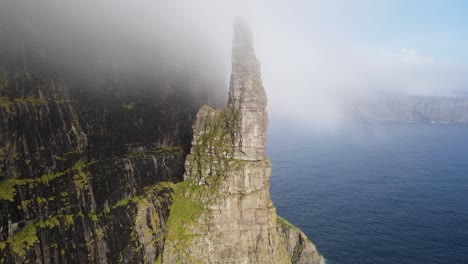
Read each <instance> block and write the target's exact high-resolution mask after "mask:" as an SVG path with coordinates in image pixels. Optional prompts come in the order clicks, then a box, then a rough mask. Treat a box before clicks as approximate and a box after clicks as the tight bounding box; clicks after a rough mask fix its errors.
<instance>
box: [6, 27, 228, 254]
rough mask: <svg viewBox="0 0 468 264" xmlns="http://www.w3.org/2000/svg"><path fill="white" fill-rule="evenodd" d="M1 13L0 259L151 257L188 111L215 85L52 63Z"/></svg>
mask: <svg viewBox="0 0 468 264" xmlns="http://www.w3.org/2000/svg"><path fill="white" fill-rule="evenodd" d="M2 22H3V18H2V19H0V263H154V262H155V261H156V260H157V259H158V258H159V259H160V258H161V254H162V249H163V245H164V241H165V226H166V220H167V218H168V216H169V206H170V205H171V203H172V192H173V190H172V187H173V185H174V184H173V183H176V182H180V181H182V180H183V173H184V160H185V156H186V153H187V151H188V150H189V149H190V142H191V139H192V136H191V133H192V132H191V131H192V124H193V120H194V119H195V115H196V113H197V111H198V109H199V108H200V107H201V105H203V104H206V103H209V102H207V99H206V98H204V97H203V94H206V93H209V92H210V91H214V89H213V90H211V88H209V87H216V90H217V89H219V87H218V86H217V85H216V86H214V85H212V84H210V81H209V80H207V79H206V78H205V77H198V76H199V75H197V73H196V72H194V73H193V74H183V73H181V74H179V75H178V76H176V77H174V76H172V75H171V74H172V71H171V70H170V69H169V70H167V72H160V73H159V74H158V78H155V77H154V74H151V75H150V74H146V73H140V72H138V73H134V72H133V71H125V70H122V71H116V70H113V69H112V67H108V66H109V65H94V64H92V63H90V65H87V67H86V68H85V69H82V71H78V69H80V68H81V67H75V66H73V68H71V69H70V68H62V67H58V68H57V67H55V66H56V65H55V64H53V63H52V62H53V61H54V60H58V58H57V57H56V56H55V55H54V54H55V53H54V50H53V47H52V48H50V50H48V49H47V48H48V47H47V46H46V47H44V46H41V45H42V44H41V42H38V41H36V39H34V38H30V37H29V35H28V33H27V32H23V31H20V30H21V29H20V28H17V27H13V26H14V25H13V24H2ZM163 66H164V65H163ZM164 67H166V66H164ZM198 85H199V86H200V87H198ZM203 87H205V88H203ZM199 93H200V94H201V95H199ZM214 93H215V92H214ZM225 97H226V96H225Z"/></svg>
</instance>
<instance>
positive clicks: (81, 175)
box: [0, 161, 92, 202]
mask: <svg viewBox="0 0 468 264" xmlns="http://www.w3.org/2000/svg"><path fill="white" fill-rule="evenodd" d="M91 164H92V162H91V163H84V162H83V161H78V162H77V163H75V164H74V165H73V166H72V167H71V168H69V169H67V170H65V171H62V172H55V173H47V174H44V175H42V176H40V177H38V178H33V179H31V178H28V179H5V180H1V181H0V199H1V200H7V201H10V202H13V201H15V199H14V197H15V194H16V191H17V190H16V187H17V186H21V185H28V184H29V187H30V188H33V187H35V186H37V185H40V184H46V185H48V184H49V182H50V181H53V180H55V179H57V178H59V177H61V176H64V175H68V174H69V173H74V174H73V175H74V176H73V179H74V182H75V184H76V185H77V186H85V185H86V184H87V181H88V177H87V174H86V172H85V171H84V169H85V167H87V166H89V165H91ZM38 202H39V201H38Z"/></svg>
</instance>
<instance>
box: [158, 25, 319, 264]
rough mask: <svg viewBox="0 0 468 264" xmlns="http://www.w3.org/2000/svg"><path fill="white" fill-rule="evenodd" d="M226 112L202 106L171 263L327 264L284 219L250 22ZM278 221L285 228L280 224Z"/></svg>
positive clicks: (237, 47)
mask: <svg viewBox="0 0 468 264" xmlns="http://www.w3.org/2000/svg"><path fill="white" fill-rule="evenodd" d="M234 34H235V35H234V43H233V59H232V61H233V62H232V63H233V67H232V68H233V73H232V76H231V86H230V91H229V102H228V105H227V106H226V108H225V109H224V110H214V109H212V108H210V107H207V106H204V107H202V108H201V109H200V111H199V112H198V114H197V120H196V122H195V124H194V126H193V133H194V137H193V141H192V149H191V153H190V154H189V155H188V156H187V159H186V161H185V175H184V178H185V181H184V182H183V183H179V184H178V185H177V186H175V189H174V190H175V191H174V200H173V204H172V207H171V213H170V216H169V219H168V222H167V237H166V242H165V246H164V254H163V259H162V260H163V262H165V263H179V262H182V263H324V259H323V257H322V256H321V255H320V254H319V253H318V252H317V251H316V249H315V246H314V245H313V244H312V243H311V242H310V241H309V240H308V239H307V237H306V236H305V235H304V234H303V233H302V232H301V231H300V230H298V229H297V228H295V227H293V226H292V225H291V224H289V223H287V222H286V221H285V220H282V219H279V220H278V216H277V215H276V209H275V207H274V206H273V203H272V201H271V199H270V194H269V177H270V173H271V165H270V161H269V160H268V159H267V158H266V157H265V156H264V147H265V133H266V127H267V113H266V111H265V108H266V95H265V91H264V89H263V86H262V82H261V78H260V69H259V64H258V61H257V59H256V58H255V54H254V51H253V46H252V37H251V33H250V31H249V29H248V27H247V26H246V24H245V23H244V22H243V21H242V20H240V19H238V20H236V22H235V30H234ZM278 221H279V222H280V223H278Z"/></svg>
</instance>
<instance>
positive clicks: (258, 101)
mask: <svg viewBox="0 0 468 264" xmlns="http://www.w3.org/2000/svg"><path fill="white" fill-rule="evenodd" d="M266 104H267V98H266V93H265V90H264V89H263V85H262V78H261V75H260V64H259V62H258V60H257V58H256V57H255V52H254V47H253V41H252V33H251V31H250V28H249V26H248V25H247V23H246V22H245V21H244V20H243V19H242V18H239V17H238V18H236V20H235V22H234V39H233V44H232V74H231V83H230V89H229V102H228V108H229V107H233V108H234V109H235V110H236V111H238V116H239V124H238V125H239V126H238V129H237V130H238V131H237V136H236V138H235V140H234V145H235V152H234V158H236V159H241V160H262V159H263V158H264V154H263V150H264V148H265V140H266V128H267V124H268V115H267V113H266V110H265V109H266Z"/></svg>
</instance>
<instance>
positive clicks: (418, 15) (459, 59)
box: [291, 0, 468, 64]
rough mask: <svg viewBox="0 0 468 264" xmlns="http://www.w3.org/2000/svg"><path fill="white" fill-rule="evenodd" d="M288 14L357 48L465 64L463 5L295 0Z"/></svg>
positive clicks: (450, 0)
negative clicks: (321, 27)
mask: <svg viewBox="0 0 468 264" xmlns="http://www.w3.org/2000/svg"><path fill="white" fill-rule="evenodd" d="M317 10H319V13H320V14H319V18H318V19H317V12H318V11H317ZM291 11H293V12H297V14H298V15H297V18H298V19H300V20H302V21H300V23H304V27H305V28H309V27H310V26H311V25H310V24H313V23H318V22H319V23H321V24H322V25H325V26H328V27H330V29H331V30H333V31H335V32H337V34H341V35H347V36H348V37H349V38H350V39H353V40H354V42H355V43H359V44H360V45H364V46H369V47H374V48H385V49H393V50H399V49H402V48H407V49H412V50H416V51H417V52H418V53H419V54H422V55H424V56H430V57H433V58H434V59H436V60H441V61H444V62H447V63H464V64H466V63H468V1H464V0H375V1H371V0H352V1H349V0H348V1H346V0H342V1H337V0H332V1H298V2H295V4H294V5H293V6H292V8H291Z"/></svg>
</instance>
